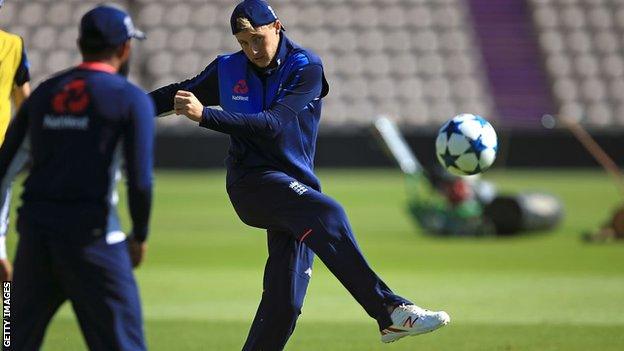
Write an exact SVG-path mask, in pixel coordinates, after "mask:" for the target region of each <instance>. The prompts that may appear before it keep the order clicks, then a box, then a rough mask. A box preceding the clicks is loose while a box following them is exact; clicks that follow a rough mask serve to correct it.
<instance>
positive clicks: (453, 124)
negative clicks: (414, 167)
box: [436, 113, 498, 175]
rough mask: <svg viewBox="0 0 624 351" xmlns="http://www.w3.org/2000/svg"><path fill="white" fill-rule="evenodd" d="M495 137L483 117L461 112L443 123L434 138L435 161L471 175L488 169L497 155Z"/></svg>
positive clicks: (450, 170)
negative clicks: (436, 159) (436, 157)
mask: <svg viewBox="0 0 624 351" xmlns="http://www.w3.org/2000/svg"><path fill="white" fill-rule="evenodd" d="M497 150H498V141H497V138H496V132H495V131H494V128H493V127H492V125H491V124H490V123H489V122H488V121H486V120H485V119H484V118H483V117H481V116H478V115H473V114H469V113H464V114H461V115H457V116H455V117H453V118H452V119H451V120H450V121H448V122H446V123H444V125H443V126H442V128H440V131H439V132H438V137H437V139H436V155H437V156H438V161H440V163H441V164H442V166H443V167H444V168H446V169H447V170H448V171H449V172H451V173H453V174H455V175H473V174H477V173H481V172H483V171H485V170H486V169H488V168H489V167H490V166H491V165H492V163H494V159H495V158H496V151H497Z"/></svg>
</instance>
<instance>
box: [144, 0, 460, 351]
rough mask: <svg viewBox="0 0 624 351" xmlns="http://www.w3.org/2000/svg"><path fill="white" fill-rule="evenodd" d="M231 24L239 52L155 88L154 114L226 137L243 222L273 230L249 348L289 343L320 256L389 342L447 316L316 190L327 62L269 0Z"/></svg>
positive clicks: (255, 2) (250, 6) (241, 7)
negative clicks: (294, 34)
mask: <svg viewBox="0 0 624 351" xmlns="http://www.w3.org/2000/svg"><path fill="white" fill-rule="evenodd" d="M230 25H231V29H232V34H234V35H235V37H236V40H237V41H238V43H239V44H240V45H241V48H242V51H239V52H237V53H234V54H230V55H223V56H219V57H218V58H217V59H216V60H214V61H213V62H212V63H210V65H208V67H207V68H206V69H205V70H204V71H203V72H202V73H200V74H199V75H198V76H196V77H194V78H192V79H190V80H187V81H184V82H181V83H177V84H172V85H169V86H166V87H163V88H160V89H158V90H156V91H154V92H152V93H151V95H152V97H153V98H154V100H155V102H156V110H157V113H159V114H163V113H166V112H170V111H171V110H174V111H175V112H176V113H177V114H182V115H185V116H187V117H188V118H189V119H191V120H193V121H196V122H199V125H200V126H201V127H205V128H209V129H212V130H216V131H219V132H223V133H226V134H229V135H230V141H231V145H230V150H229V157H228V158H227V161H226V163H227V170H228V174H227V191H228V194H229V197H230V200H231V202H232V205H233V206H234V209H235V210H236V212H237V214H238V216H239V217H240V218H241V220H242V221H243V222H244V223H246V224H248V225H250V226H254V227H258V228H263V229H266V230H267V239H268V240H267V241H268V250H269V258H268V261H267V263H266V267H265V274H264V290H263V294H262V301H261V302H260V306H259V308H258V311H257V313H256V317H255V319H254V321H253V324H252V326H251V330H250V332H249V335H248V337H247V341H246V343H245V345H244V347H243V350H271V351H274V350H281V349H283V348H284V346H285V344H286V342H287V341H288V338H289V337H290V335H291V334H292V332H293V330H294V328H295V323H296V321H297V318H298V316H299V314H300V313H301V307H302V305H303V299H304V295H305V293H306V289H307V286H308V281H309V279H310V276H311V274H312V261H313V258H314V254H316V255H318V256H319V257H320V259H321V260H322V261H323V262H324V263H325V264H326V265H327V267H328V268H329V269H330V270H331V272H332V273H333V274H334V275H335V276H336V277H337V278H338V279H339V280H340V282H341V283H342V284H343V285H344V286H345V287H346V288H347V290H348V291H349V292H350V293H351V294H352V295H353V297H354V298H355V299H356V300H357V301H358V302H359V303H360V305H362V307H364V309H365V310H366V312H367V313H368V314H369V315H370V316H371V317H372V318H374V319H376V320H377V322H378V324H379V330H380V331H381V334H382V337H381V338H382V341H383V342H392V341H395V340H397V339H399V338H402V337H404V336H407V335H416V334H422V333H426V332H430V331H433V330H435V329H437V328H439V327H441V326H443V325H445V324H447V323H448V322H449V320H450V318H449V316H448V314H447V313H446V312H432V311H428V310H425V309H422V308H420V307H417V306H415V305H413V304H412V303H411V302H409V301H407V300H406V299H404V298H402V297H400V296H397V295H395V294H394V293H393V292H392V291H391V290H390V289H389V288H388V287H387V286H386V284H385V283H384V282H383V281H382V280H381V279H380V278H379V277H378V276H377V275H376V274H375V272H373V270H372V269H371V267H370V266H369V265H368V263H367V262H366V260H365V259H364V256H363V255H362V253H361V252H360V249H359V247H358V245H357V243H356V240H355V237H354V236H353V233H352V231H351V227H350V225H349V222H348V220H347V216H346V214H345V212H344V210H343V209H342V207H341V206H340V205H339V204H338V203H337V202H336V201H334V200H333V199H331V198H330V197H328V196H326V195H324V194H322V193H321V191H320V184H319V180H318V179H317V177H316V176H315V174H314V171H313V167H314V165H313V160H314V153H315V147H316V137H317V132H318V125H319V119H320V115H321V107H322V102H321V99H322V98H323V97H324V96H326V95H327V93H328V91H329V87H328V84H327V82H326V81H325V78H324V74H323V66H322V63H321V60H320V59H319V58H318V57H317V56H316V55H315V54H313V53H312V52H310V51H309V50H306V49H304V48H301V47H299V46H298V45H297V44H295V43H293V42H292V41H291V40H290V39H288V38H287V37H286V35H285V34H284V33H283V31H282V29H283V27H282V24H281V22H280V21H279V20H278V18H277V16H276V15H275V12H274V11H273V9H272V8H271V7H270V6H269V5H268V4H267V3H266V2H264V1H261V0H247V1H244V2H241V3H240V4H238V6H236V8H235V9H234V11H233V13H232V16H231V19H230ZM205 105H206V106H214V105H220V106H221V107H222V108H223V111H221V110H217V109H214V108H210V107H205Z"/></svg>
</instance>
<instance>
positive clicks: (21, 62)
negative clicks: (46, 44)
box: [0, 0, 30, 144]
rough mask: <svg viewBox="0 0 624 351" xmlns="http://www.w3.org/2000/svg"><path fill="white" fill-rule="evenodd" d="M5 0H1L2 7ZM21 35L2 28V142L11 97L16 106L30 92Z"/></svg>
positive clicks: (0, 36) (0, 32)
mask: <svg viewBox="0 0 624 351" xmlns="http://www.w3.org/2000/svg"><path fill="white" fill-rule="evenodd" d="M3 5H4V0H0V8H1V7H2V6H3ZM28 68H29V64H28V58H27V56H26V48H25V47H24V42H23V40H22V38H21V37H19V36H17V35H15V34H12V33H9V32H5V31H3V30H2V29H0V99H1V100H0V144H1V143H2V142H3V141H4V133H5V132H6V129H7V127H8V125H9V121H10V120H11V98H12V99H13V104H14V105H15V107H16V108H19V106H20V105H21V104H22V102H23V101H24V99H26V97H28V95H29V94H30V84H29V83H28V82H29V80H30V73H29V71H28Z"/></svg>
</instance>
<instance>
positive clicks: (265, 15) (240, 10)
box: [230, 0, 283, 34]
mask: <svg viewBox="0 0 624 351" xmlns="http://www.w3.org/2000/svg"><path fill="white" fill-rule="evenodd" d="M240 17H245V18H247V19H248V20H249V22H251V25H252V26H253V27H254V28H258V27H260V26H264V25H265V24H269V23H273V22H275V21H276V20H277V15H276V14H275V11H273V8H272V7H271V5H269V4H268V3H267V2H266V1H264V0H245V1H243V2H241V3H239V4H238V5H236V7H235V8H234V11H233V12H232V16H231V17H230V26H231V27H232V34H236V33H238V32H239V30H238V28H237V25H236V19H237V18H240ZM282 28H283V27H282Z"/></svg>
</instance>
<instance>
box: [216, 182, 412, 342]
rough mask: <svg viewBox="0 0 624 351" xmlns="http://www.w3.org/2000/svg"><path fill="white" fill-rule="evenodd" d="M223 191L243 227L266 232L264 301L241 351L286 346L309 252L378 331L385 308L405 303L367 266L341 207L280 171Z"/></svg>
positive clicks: (301, 295) (306, 275)
mask: <svg viewBox="0 0 624 351" xmlns="http://www.w3.org/2000/svg"><path fill="white" fill-rule="evenodd" d="M228 194H229V196H230V200H231V202H232V205H233V206H234V209H235V210H236V213H237V214H238V216H239V217H240V219H241V220H242V221H243V222H244V223H246V224H248V225H250V226H253V227H258V228H264V229H267V233H268V245H269V258H268V261H267V264H266V268H265V272H264V291H263V294H262V301H261V302H260V306H259V308H258V311H257V313H256V317H255V319H254V321H253V324H252V326H251V330H250V332H249V336H248V337H247V341H246V343H245V346H244V347H243V350H244V351H251V350H253V351H259V350H262V351H274V350H282V349H283V348H284V346H285V345H286V342H287V341H288V338H289V337H290V335H291V334H292V332H293V330H294V328H295V323H296V321H297V317H298V316H299V314H300V313H301V307H302V305H303V299H304V296H305V292H306V288H307V285H308V282H309V278H310V274H311V267H312V261H313V258H314V254H316V255H317V256H318V257H319V258H320V259H321V261H323V263H324V264H325V265H326V266H327V268H328V269H329V270H330V271H331V272H332V273H333V274H334V275H335V276H336V277H337V278H338V280H340V282H341V283H342V284H343V285H344V287H345V288H346V289H347V290H348V291H349V292H350V293H351V295H352V296H353V297H354V298H355V299H356V300H357V301H358V303H359V304H360V305H362V307H363V308H364V309H365V310H366V312H367V313H368V315H369V316H371V317H372V318H374V319H376V320H377V322H378V324H379V328H380V330H381V329H384V328H386V327H388V326H390V325H391V324H392V321H391V320H390V316H389V313H388V307H389V306H393V305H397V304H401V303H410V302H409V301H408V300H405V299H404V298H402V297H400V296H397V295H395V294H394V293H393V292H392V291H391V290H390V288H388V286H386V284H385V283H384V282H383V281H382V280H381V279H380V278H379V277H378V276H377V275H376V274H375V272H374V271H373V270H372V269H371V268H370V266H369V265H368V263H367V262H366V259H365V258H364V256H363V254H362V252H361V251H360V249H359V247H358V245H357V243H356V240H355V237H354V236H353V233H352V230H351V227H350V225H349V222H348V219H347V216H346V214H345V212H344V210H343V209H342V207H341V206H340V205H339V204H338V203H337V202H336V201H334V200H333V199H331V198H330V197H328V196H326V195H324V194H322V193H321V192H319V191H317V190H315V189H313V188H311V187H310V186H307V185H305V184H302V183H300V182H298V181H297V180H295V179H293V178H292V177H290V176H288V175H286V174H284V173H281V172H277V171H263V172H254V173H250V174H247V175H245V176H244V177H243V178H242V179H240V180H238V181H236V182H234V183H233V184H231V185H229V186H228Z"/></svg>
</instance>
